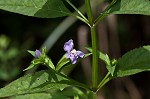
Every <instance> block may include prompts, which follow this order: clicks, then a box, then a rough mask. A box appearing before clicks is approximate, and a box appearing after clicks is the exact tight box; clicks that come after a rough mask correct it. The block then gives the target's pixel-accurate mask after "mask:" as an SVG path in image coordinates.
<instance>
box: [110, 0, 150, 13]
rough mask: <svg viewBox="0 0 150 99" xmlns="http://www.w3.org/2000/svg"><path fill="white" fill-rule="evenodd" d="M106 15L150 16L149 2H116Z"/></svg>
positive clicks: (144, 0) (146, 0)
mask: <svg viewBox="0 0 150 99" xmlns="http://www.w3.org/2000/svg"><path fill="white" fill-rule="evenodd" d="M107 13H108V14H143V15H150V0H117V2H116V3H115V4H114V5H113V6H112V7H111V8H110V9H109V10H108V12H107Z"/></svg>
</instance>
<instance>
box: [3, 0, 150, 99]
mask: <svg viewBox="0 0 150 99" xmlns="http://www.w3.org/2000/svg"><path fill="white" fill-rule="evenodd" d="M81 4H82V2H77V1H76V2H75V5H81ZM102 6H104V5H102ZM99 9H102V8H100V7H97V8H96V9H94V13H93V14H94V15H95V16H97V12H99ZM64 20H65V22H64ZM62 22H64V23H63V24H62V25H61V26H60V27H59V29H56V28H58V26H59V25H60V23H62ZM67 27H68V29H67ZM65 28H66V30H64V29H65ZM54 30H55V32H54ZM63 31H64V32H63ZM69 39H73V40H74V43H75V48H77V49H80V50H82V51H84V52H85V53H86V50H85V49H84V46H90V45H91V41H90V33H89V29H88V26H87V25H85V24H84V23H82V22H81V21H75V19H73V18H70V17H69V18H67V17H62V18H55V19H44V18H34V17H28V16H24V15H20V14H15V13H11V12H7V11H3V10H0V87H3V86H5V85H7V84H8V83H10V82H11V81H13V80H15V79H17V78H19V77H21V76H23V75H25V74H27V73H32V72H34V70H33V71H30V72H26V71H25V72H23V70H24V69H25V68H26V67H28V65H29V64H30V61H31V60H32V58H33V57H32V56H31V55H30V54H28V53H27V50H35V49H40V48H41V46H42V45H44V46H45V43H44V42H45V41H46V40H50V41H48V43H46V47H48V55H49V56H50V58H51V59H52V61H53V63H54V64H57V62H58V60H59V59H60V58H61V57H62V55H63V54H64V53H65V52H64V51H63V45H64V43H65V42H66V41H68V40H69ZM97 39H98V47H99V49H100V50H101V51H102V52H104V53H107V54H108V55H109V56H110V57H111V59H113V58H116V59H118V58H119V57H120V56H121V55H123V54H125V53H126V52H127V51H130V50H132V49H134V48H137V47H140V46H144V45H148V44H150V17H149V16H142V15H111V16H109V17H107V18H105V19H104V20H103V21H102V22H101V23H99V24H98V26H97ZM43 43H44V44H43ZM88 60H89V59H84V60H83V61H82V62H81V63H79V64H77V65H76V66H75V68H74V69H72V71H69V70H67V71H66V72H69V76H70V77H71V78H74V79H76V80H78V81H80V82H83V83H87V84H90V81H91V78H90V70H91V68H90V61H88ZM87 61H88V62H87ZM83 65H84V66H83ZM100 65H101V67H100V68H99V69H100V73H99V74H100V79H101V78H102V77H103V76H104V74H105V73H106V69H105V65H104V63H102V62H101V61H100ZM42 69H46V68H45V67H44V66H40V67H38V68H37V70H36V71H38V70H42ZM149 92H150V73H149V72H143V73H139V74H136V75H133V76H130V77H124V78H119V79H114V80H111V81H110V82H109V83H108V84H107V85H106V86H105V87H104V88H103V89H102V90H101V91H100V93H99V99H150V94H149Z"/></svg>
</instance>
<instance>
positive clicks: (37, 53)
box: [35, 50, 41, 58]
mask: <svg viewBox="0 0 150 99" xmlns="http://www.w3.org/2000/svg"><path fill="white" fill-rule="evenodd" d="M40 55H41V52H40V51H39V50H35V57H36V58H38V57H39V56H40Z"/></svg>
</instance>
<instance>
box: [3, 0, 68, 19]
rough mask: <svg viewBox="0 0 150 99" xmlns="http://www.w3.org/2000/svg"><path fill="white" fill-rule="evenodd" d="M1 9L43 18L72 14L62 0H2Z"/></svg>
mask: <svg viewBox="0 0 150 99" xmlns="http://www.w3.org/2000/svg"><path fill="white" fill-rule="evenodd" d="M0 9H2V10H6V11H10V12H15V13H19V14H23V15H28V16H34V17H41V18H55V17H62V16H66V15H69V14H70V11H69V10H68V9H67V8H66V7H65V5H64V4H63V2H62V1H61V0H0Z"/></svg>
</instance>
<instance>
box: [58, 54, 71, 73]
mask: <svg viewBox="0 0 150 99" xmlns="http://www.w3.org/2000/svg"><path fill="white" fill-rule="evenodd" d="M69 62H70V60H69V59H66V54H65V55H63V56H62V58H61V59H60V60H59V61H58V63H57V65H56V71H60V70H61V68H62V67H63V66H64V65H65V64H67V63H69Z"/></svg>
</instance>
